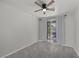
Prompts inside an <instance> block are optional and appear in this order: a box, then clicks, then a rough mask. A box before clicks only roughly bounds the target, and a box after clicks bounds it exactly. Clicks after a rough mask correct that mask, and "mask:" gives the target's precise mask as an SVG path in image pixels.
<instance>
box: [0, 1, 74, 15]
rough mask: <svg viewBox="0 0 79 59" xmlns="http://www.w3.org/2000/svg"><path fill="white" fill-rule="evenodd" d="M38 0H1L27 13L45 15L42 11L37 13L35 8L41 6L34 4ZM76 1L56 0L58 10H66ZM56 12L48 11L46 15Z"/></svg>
mask: <svg viewBox="0 0 79 59" xmlns="http://www.w3.org/2000/svg"><path fill="white" fill-rule="evenodd" d="M35 1H37V0H0V2H3V3H5V4H7V5H9V6H11V7H13V8H16V9H17V10H20V11H23V12H25V13H29V14H33V15H34V14H35V16H36V15H38V16H39V15H41V16H44V15H43V13H42V11H40V12H37V13H35V12H34V11H35V10H38V9H40V7H39V6H37V5H36V4H34V2H35ZM44 1H46V2H48V1H50V0H44ZM74 1H75V0H55V5H56V12H57V13H58V12H59V11H64V10H65V11H66V10H68V9H69V8H70V7H73V6H72V5H74ZM52 6H53V5H51V6H50V7H52ZM56 12H51V11H47V14H46V16H47V15H48V16H50V15H54V14H55V13H56Z"/></svg>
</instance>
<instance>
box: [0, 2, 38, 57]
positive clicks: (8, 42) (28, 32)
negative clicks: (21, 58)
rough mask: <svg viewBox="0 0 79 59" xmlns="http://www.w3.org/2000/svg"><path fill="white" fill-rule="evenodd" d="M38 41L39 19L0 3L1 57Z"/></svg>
mask: <svg viewBox="0 0 79 59" xmlns="http://www.w3.org/2000/svg"><path fill="white" fill-rule="evenodd" d="M37 40H38V20H37V18H36V17H34V16H33V15H31V14H27V13H24V12H22V11H20V10H18V9H16V8H14V7H12V6H9V5H7V4H5V3H1V2H0V57H1V56H4V55H6V54H8V53H11V52H13V51H15V50H17V49H19V48H21V47H23V46H28V45H30V44H32V43H34V42H36V41H37Z"/></svg>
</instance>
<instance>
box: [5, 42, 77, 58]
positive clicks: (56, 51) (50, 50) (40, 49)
mask: <svg viewBox="0 0 79 59" xmlns="http://www.w3.org/2000/svg"><path fill="white" fill-rule="evenodd" d="M77 57H78V56H77V54H76V52H75V51H74V49H73V48H71V47H66V46H61V45H58V44H54V43H50V42H47V41H40V42H37V43H35V44H33V45H31V46H29V47H27V48H25V49H22V50H20V51H18V52H16V53H14V54H12V55H10V56H7V57H6V58H77Z"/></svg>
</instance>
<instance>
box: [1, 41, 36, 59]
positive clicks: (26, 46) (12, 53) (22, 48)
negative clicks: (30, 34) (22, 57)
mask: <svg viewBox="0 0 79 59" xmlns="http://www.w3.org/2000/svg"><path fill="white" fill-rule="evenodd" d="M36 42H37V41H35V42H32V43H31V44H28V45H27V46H26V45H25V46H23V47H21V48H19V49H17V50H15V51H13V52H11V53H9V54H6V55H4V56H2V57H0V58H6V57H7V56H9V55H12V54H14V53H16V52H18V51H20V50H22V49H24V48H26V47H28V46H30V45H32V44H34V43H36Z"/></svg>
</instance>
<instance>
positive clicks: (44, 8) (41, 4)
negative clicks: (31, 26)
mask: <svg viewBox="0 0 79 59" xmlns="http://www.w3.org/2000/svg"><path fill="white" fill-rule="evenodd" d="M53 3H54V0H51V1H50V2H49V3H48V4H46V3H45V2H44V1H42V0H38V2H37V1H36V2H35V4H36V5H38V6H40V7H41V9H39V10H36V11H34V12H38V11H43V13H44V14H46V11H47V10H49V11H55V8H48V7H49V6H50V5H52V4H53Z"/></svg>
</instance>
